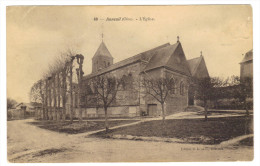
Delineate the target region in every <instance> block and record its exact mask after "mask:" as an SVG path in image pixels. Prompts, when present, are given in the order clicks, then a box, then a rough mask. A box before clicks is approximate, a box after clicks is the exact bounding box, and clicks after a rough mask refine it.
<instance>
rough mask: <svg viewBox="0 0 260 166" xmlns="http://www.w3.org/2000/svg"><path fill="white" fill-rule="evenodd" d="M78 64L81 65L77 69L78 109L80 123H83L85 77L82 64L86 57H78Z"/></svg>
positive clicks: (79, 55) (78, 55)
mask: <svg viewBox="0 0 260 166" xmlns="http://www.w3.org/2000/svg"><path fill="white" fill-rule="evenodd" d="M76 59H77V63H78V65H79V68H77V69H76V71H77V77H78V103H77V104H78V109H79V122H80V123H81V122H82V108H81V105H82V104H81V90H82V89H81V88H82V87H81V86H82V77H83V74H84V72H83V70H82V64H83V60H84V56H83V55H81V54H77V55H76Z"/></svg>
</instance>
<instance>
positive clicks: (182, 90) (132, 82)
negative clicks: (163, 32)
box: [76, 37, 209, 118]
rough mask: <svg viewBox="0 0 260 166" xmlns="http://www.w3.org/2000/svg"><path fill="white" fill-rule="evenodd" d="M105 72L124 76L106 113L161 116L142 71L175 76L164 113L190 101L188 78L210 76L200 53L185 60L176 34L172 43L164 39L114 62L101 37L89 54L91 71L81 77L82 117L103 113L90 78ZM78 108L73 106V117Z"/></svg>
mask: <svg viewBox="0 0 260 166" xmlns="http://www.w3.org/2000/svg"><path fill="white" fill-rule="evenodd" d="M107 74H110V75H113V76H115V77H118V78H122V77H124V79H125V80H127V81H126V83H125V84H124V85H123V87H122V88H121V89H120V90H119V91H118V92H117V95H116V98H115V100H114V101H113V102H112V103H111V105H110V107H109V108H108V116H109V117H138V116H157V117H158V116H161V114H162V110H161V105H160V103H159V102H158V101H156V100H155V99H153V98H152V97H150V96H148V95H146V94H145V93H144V87H142V85H141V83H140V80H141V78H142V77H143V75H144V74H146V75H149V76H150V77H154V78H156V77H160V76H165V75H169V76H171V78H174V85H173V86H174V87H176V90H174V91H173V92H171V93H172V94H171V95H170V96H169V97H167V100H166V102H165V113H166V115H170V114H174V113H177V112H181V111H184V109H185V108H186V107H187V106H188V105H193V103H194V101H193V100H194V97H193V96H194V95H193V96H191V94H192V93H190V92H189V84H190V78H192V77H209V73H208V70H207V67H206V63H205V60H204V58H203V56H202V53H201V55H200V56H199V57H197V58H194V59H190V60H187V59H186V56H185V54H184V51H183V48H182V45H181V42H180V41H179V37H177V42H176V43H175V44H170V43H166V44H163V45H160V46H158V47H155V48H152V49H150V50H147V51H145V52H142V53H139V54H137V55H134V56H132V57H130V58H127V59H125V60H122V61H120V62H117V63H114V60H113V56H112V55H111V53H110V52H109V49H108V48H107V46H106V44H105V43H104V41H102V42H101V44H100V46H99V47H98V49H97V51H96V53H95V54H94V56H93V58H92V73H91V74H89V75H86V76H84V77H83V80H82V89H83V93H84V104H83V106H82V107H83V108H82V110H83V111H82V117H85V118H97V117H104V110H103V108H100V107H98V106H97V103H96V100H95V95H94V94H95V92H94V90H93V88H92V87H91V86H90V84H89V82H90V80H91V79H93V78H95V77H97V76H99V75H107ZM77 112H78V110H77V109H76V117H77V115H78V113H77Z"/></svg>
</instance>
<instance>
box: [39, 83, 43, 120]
mask: <svg viewBox="0 0 260 166" xmlns="http://www.w3.org/2000/svg"><path fill="white" fill-rule="evenodd" d="M40 94H41V100H42V109H41V110H42V111H40V119H42V116H41V115H42V114H44V113H43V112H44V95H43V91H42V80H41V81H40Z"/></svg>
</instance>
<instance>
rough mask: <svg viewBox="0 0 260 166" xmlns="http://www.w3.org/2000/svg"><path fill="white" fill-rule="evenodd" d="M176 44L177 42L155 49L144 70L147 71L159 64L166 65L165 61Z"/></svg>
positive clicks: (159, 65)
mask: <svg viewBox="0 0 260 166" xmlns="http://www.w3.org/2000/svg"><path fill="white" fill-rule="evenodd" d="M177 46H178V43H176V44H173V45H168V46H166V47H163V48H161V49H159V50H156V51H155V52H154V55H153V56H152V58H151V60H150V61H149V63H148V64H147V65H146V67H145V69H144V70H145V71H147V70H151V69H154V68H158V67H161V66H166V65H167V62H168V61H169V59H170V57H171V55H172V54H173V52H174V51H175V49H176V48H177Z"/></svg>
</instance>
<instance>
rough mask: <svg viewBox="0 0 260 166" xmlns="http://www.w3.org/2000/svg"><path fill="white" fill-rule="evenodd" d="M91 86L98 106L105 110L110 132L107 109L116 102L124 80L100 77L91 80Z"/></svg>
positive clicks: (105, 76)
mask: <svg viewBox="0 0 260 166" xmlns="http://www.w3.org/2000/svg"><path fill="white" fill-rule="evenodd" d="M90 83H91V85H90V86H93V87H94V91H95V92H94V93H95V94H96V98H97V104H98V105H99V104H100V106H101V107H103V108H104V112H105V128H106V132H108V129H109V126H108V114H107V108H108V107H109V106H110V105H111V103H112V102H113V101H114V100H115V98H116V95H117V92H118V90H119V86H120V85H121V84H122V78H120V79H117V78H115V77H112V76H109V75H99V76H96V77H94V78H92V79H91V80H90Z"/></svg>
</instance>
